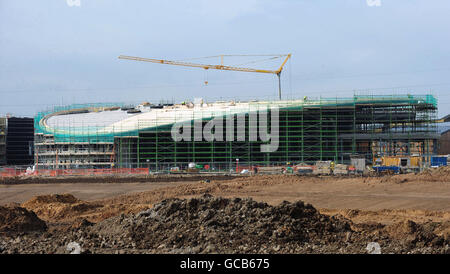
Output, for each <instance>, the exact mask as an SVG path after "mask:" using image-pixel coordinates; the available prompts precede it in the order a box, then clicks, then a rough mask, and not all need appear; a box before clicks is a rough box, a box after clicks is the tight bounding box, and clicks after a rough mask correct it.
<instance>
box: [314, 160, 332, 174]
mask: <svg viewBox="0 0 450 274" xmlns="http://www.w3.org/2000/svg"><path fill="white" fill-rule="evenodd" d="M314 167H315V168H314V170H313V174H315V175H330V174H331V161H317V162H316V164H315V166H314Z"/></svg>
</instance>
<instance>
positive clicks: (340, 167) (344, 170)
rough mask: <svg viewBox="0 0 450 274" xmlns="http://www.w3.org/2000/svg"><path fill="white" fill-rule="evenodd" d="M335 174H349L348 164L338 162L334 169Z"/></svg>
mask: <svg viewBox="0 0 450 274" xmlns="http://www.w3.org/2000/svg"><path fill="white" fill-rule="evenodd" d="M333 174H336V175H347V174H348V166H347V165H344V164H336V166H335V167H334V169H333Z"/></svg>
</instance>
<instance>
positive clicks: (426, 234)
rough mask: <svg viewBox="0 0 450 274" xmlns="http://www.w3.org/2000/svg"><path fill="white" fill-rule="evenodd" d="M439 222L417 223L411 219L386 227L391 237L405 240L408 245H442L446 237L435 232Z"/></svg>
mask: <svg viewBox="0 0 450 274" xmlns="http://www.w3.org/2000/svg"><path fill="white" fill-rule="evenodd" d="M437 225H438V224H437V223H431V222H430V223H425V224H417V223H415V222H413V221H411V220H407V221H403V222H399V223H397V224H394V225H391V226H388V227H386V231H387V233H388V234H389V236H390V237H392V238H394V239H398V240H401V241H403V242H404V243H405V244H407V245H420V246H441V245H442V244H443V243H444V242H445V239H444V238H443V237H441V236H437V235H436V234H435V233H434V230H435V229H436V226H437Z"/></svg>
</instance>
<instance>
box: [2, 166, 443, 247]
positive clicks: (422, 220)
mask: <svg viewBox="0 0 450 274" xmlns="http://www.w3.org/2000/svg"><path fill="white" fill-rule="evenodd" d="M0 183H1V184H0V204H3V205H4V207H1V208H3V212H6V213H4V215H2V213H1V212H2V211H1V210H0V232H1V235H2V236H0V252H3V253H67V252H68V251H67V250H66V246H67V244H68V243H69V241H76V242H79V243H80V245H81V246H82V248H83V251H84V252H92V253H114V252H115V253H216V252H218V253H222V252H225V253H260V252H261V253H365V252H367V251H366V250H365V247H366V246H367V244H368V243H369V242H379V243H380V245H381V246H382V249H384V250H383V251H385V252H388V253H450V247H449V244H450V168H447V167H443V168H439V169H433V170H428V171H424V172H422V173H419V174H402V175H386V176H380V177H345V176H342V177H339V176H322V177H314V176H297V175H287V174H286V175H281V174H280V175H254V176H179V175H175V176H168V175H165V176H136V177H105V178H93V177H88V178H82V177H69V178H33V179H23V178H15V179H8V180H4V181H0ZM55 194H58V195H55ZM205 194H207V195H211V196H212V197H210V196H203V195H205ZM237 197H238V198H241V199H244V201H246V202H242V201H237V200H236V201H235V200H234V199H235V198H237ZM173 198H178V199H187V200H186V201H184V200H173ZM192 198H196V199H195V200H189V199H192ZM226 198H229V199H226ZM246 198H251V199H252V202H249V201H250V200H247V199H246ZM167 199H169V200H167ZM197 199H200V200H199V201H200V202H199V201H198V200H197ZM217 199H218V201H219V202H217V201H216V200H217ZM221 199H223V201H222V200H221ZM164 200H166V201H164ZM162 201H164V202H163V203H161V202H162ZM192 201H193V202H192ZM253 201H254V203H255V204H253ZM283 201H289V202H290V204H289V205H286V204H283ZM297 201H303V202H304V203H305V204H311V205H312V207H313V208H315V209H317V214H316V213H314V212H313V213H311V212H310V210H311V209H309V207H307V206H306V207H305V206H303V204H302V205H299V204H296V202H297ZM259 202H264V203H267V205H260V204H259ZM191 203H195V204H202V205H203V207H201V208H200V207H199V208H196V209H195V210H194V211H195V214H194V213H192V212H191V213H192V214H193V216H203V215H205V214H206V215H207V216H209V215H211V216H215V214H217V216H222V215H223V214H224V212H228V211H227V210H229V212H228V213H227V214H228V215H223V216H222V217H220V218H222V219H220V218H219V217H211V216H210V217H207V218H206V217H205V218H206V219H205V220H203V219H202V218H203V217H202V218H200V217H198V218H199V219H198V220H197V217H192V218H193V220H195V221H193V222H192V223H189V222H187V223H185V222H184V221H183V220H185V219H189V220H190V218H191V217H190V216H191V215H189V214H188V215H186V216H185V215H180V216H178V215H174V213H173V212H172V210H171V208H174V207H175V208H180V209H179V211H180V212H184V211H183V210H184V209H185V208H186V207H187V205H190V204H191ZM217 203H219V204H221V205H223V208H222V206H219V207H218V208H214V206H213V205H214V204H217ZM156 204H158V206H157V208H162V209H160V212H163V213H164V214H165V215H164V216H165V217H164V218H165V219H164V220H165V221H164V222H163V221H161V220H162V219H158V220H159V221H158V222H160V223H158V222H156V223H158V224H157V226H155V222H152V223H151V225H150V223H148V224H147V225H146V226H145V229H147V230H148V232H149V233H150V234H151V233H152V232H155V231H156V230H158V231H161V229H162V228H165V229H166V230H167V231H166V234H164V235H159V234H158V235H159V236H158V237H160V244H156V243H155V242H154V241H155V238H151V239H150V238H149V239H147V238H145V237H144V238H145V239H147V240H146V241H144V242H143V240H142V235H143V234H142V233H143V232H142V229H143V228H142V226H143V225H142V223H145V220H147V219H146V218H150V217H145V218H144V217H142V216H147V215H145V214H144V213H143V212H147V213H146V214H148V216H154V215H155V214H157V212H156V211H155V212H153V211H152V210H153V208H154V206H155V205H156ZM228 205H230V206H231V205H232V207H231V209H228V207H227V206H228ZM250 205H251V206H250ZM209 206H211V207H212V208H206V207H209ZM18 208H24V209H26V210H27V211H28V212H32V213H33V212H34V213H35V214H36V218H37V220H43V221H44V222H45V224H46V228H45V229H44V228H42V229H40V227H41V225H40V223H39V222H38V221H32V220H31V221H30V223H31V224H32V225H28V226H27V224H26V223H24V222H25V221H24V220H26V218H25V217H23V216H25V215H26V214H28V213H23V212H22V213H20V212H16V211H17V210H18ZM169 209H170V210H169ZM250 209H251V210H250ZM8 210H10V211H8ZM14 210H16V211H14ZM149 210H150V211H151V212H150V211H149ZM155 210H156V209H155ZM211 210H212V211H211ZM233 210H234V211H233ZM258 210H261V212H262V213H258V214H262V215H261V216H266V215H267V214H269V213H268V212H281V213H279V214H280V216H279V217H277V218H276V220H272V219H271V220H270V221H267V220H266V221H263V220H265V219H264V218H263V217H258V218H256V219H255V220H254V221H248V223H246V221H245V220H242V226H244V227H246V226H248V230H253V229H254V230H255V233H256V234H258V233H259V232H258V231H262V232H261V233H263V234H264V233H265V234H267V235H269V234H270V235H269V236H267V237H268V238H267V241H266V242H267V244H259V246H261V249H258V248H259V247H258V248H256V246H253V244H252V243H251V242H245V243H241V244H240V245H235V244H231V243H230V244H229V245H226V244H224V243H223V242H221V241H222V240H223V241H224V239H222V238H220V237H222V236H223V235H227V234H226V233H229V231H232V232H230V233H232V234H231V235H235V234H233V233H238V231H240V230H236V229H237V228H236V227H228V226H229V225H230V224H229V223H228V222H230V218H231V219H233V218H234V217H233V216H235V217H236V216H240V215H239V214H241V212H244V213H243V214H242V215H243V216H244V215H246V214H247V215H248V214H250V215H251V216H253V215H252V214H256V213H255V212H259V211H258ZM210 211H211V212H210ZM247 211H248V212H247ZM293 211H299V212H303V213H302V214H304V215H302V214H300V215H298V214H297V215H298V216H306V215H307V216H309V217H308V218H309V219H311V220H316V219H317V222H315V223H314V224H312V223H311V224H309V223H307V222H306V221H302V222H303V223H302V225H301V226H299V224H298V222H299V218H300V219H301V218H303V217H298V216H297V215H295V214H294V215H295V216H293V215H292V214H291V213H292V212H293ZM313 211H314V210H313ZM152 212H153V213H152ZM158 212H159V211H158ZM236 212H238V213H236ZM245 212H247V213H245ZM289 212H291V213H289ZM5 214H6V215H5ZM24 214H25V215H24ZM158 214H160V213H158ZM179 214H181V213H179ZM236 214H238V215H236ZM265 214H266V215H265ZM283 214H284V215H283ZM206 215H205V216H206ZM2 216H3V217H2ZM4 216H7V217H4ZM15 216H16V217H15ZM17 216H19V217H20V216H22V217H20V218H19V217H17ZM27 216H28V215H27ZM155 216H156V215H155ZM230 216H231V217H230ZM255 216H260V215H255ZM2 218H3V219H2ZM7 218H9V219H8V220H9V221H6V220H7ZM27 218H28V217H27ZM30 218H31V217H30ZM117 218H119V219H117ZM161 218H162V217H161ZM177 218H178V219H177ZM211 218H212V219H214V218H219V219H217V220H215V222H214V223H213V224H211V221H210V220H209V219H211ZM236 218H238V217H236ZM284 218H286V220H285V221H284V222H286V223H287V224H290V226H291V228H290V229H289V230H288V231H289V232H285V234H280V235H281V236H280V235H278V234H276V233H275V231H278V230H279V229H284V228H283V227H284V226H283V225H282V224H279V219H282V220H284ZM329 218H331V219H329ZM2 220H3V224H2V223H1V222H2ZM208 220H209V221H208ZM251 220H253V219H251ZM302 220H303V219H302ZM14 222H18V226H13V225H12V223H14ZM20 222H22V223H20ZM124 222H129V223H130V224H131V227H134V226H135V225H136V224H139V225H140V226H139V229H138V228H133V229H132V230H130V228H129V227H130V224H128V225H124ZM264 222H266V223H264ZM36 223H38V225H37V224H36ZM233 223H236V221H234V222H233ZM168 224H170V225H168ZM218 224H220V225H218ZM274 224H277V225H276V227H272V226H274ZM319 224H320V225H319ZM346 224H348V225H346ZM2 225H3V226H2ZM308 225H311V227H312V228H311V229H307V231H310V232H308V233H312V232H311V231H315V232H314V233H316V234H314V233H313V234H314V235H315V236H311V235H312V234H311V235H310V236H309V238H308V237H306V236H305V237H303V238H301V239H300V238H299V239H297V238H296V237H297V236H295V237H294V236H292V235H300V234H301V233H300V232H298V231H297V230H298V229H300V228H299V227H308ZM153 226H155V227H153ZM166 226H168V227H166ZM209 226H213V227H214V228H215V229H216V230H217V229H219V228H220V229H224V231H222V232H221V234H220V235H222V236H220V235H219V236H218V235H216V234H214V235H216V237H215V238H214V237H213V236H212V235H213V234H211V233H212V232H211V233H210V234H208V235H209V236H208V235H206V236H201V235H200V236H198V237H199V239H198V241H197V240H192V239H191V240H188V239H187V238H189V237H187V236H186V235H190V234H192V231H193V230H194V231H197V230H199V231H203V229H204V228H205V227H207V228H208V227H209ZM279 226H281V228H280V227H279ZM286 226H287V225H286ZM36 227H38V228H39V229H36ZM112 227H114V229H113V228H112ZM269 227H270V229H269ZM318 227H323V229H325V230H326V233H325V232H324V231H321V228H318ZM327 227H334V228H333V229H331V230H329V229H328V228H327ZM31 228H32V229H31ZM36 230H37V231H36ZM109 230H111V231H114V233H113V232H111V231H110V232H111V233H109V234H108V233H107V236H105V235H103V234H102V233H106V232H105V231H109ZM125 230H126V231H125ZM147 230H146V231H147ZM118 231H121V232H118ZM130 231H132V232H130ZM206 231H208V230H206ZM292 231H297V232H296V233H294V232H292ZM139 233H141V234H139ZM155 233H156V232H155ZM171 233H172V234H173V235H172V234H171ZM177 233H178V234H177ZM205 233H206V232H205ZM277 233H278V232H277ZM283 233H284V232H283ZM289 233H294V234H292V235H291V236H292V237H293V238H292V237H291V236H289V235H290V234H289ZM299 233H300V234H299ZM308 233H306V234H305V235H309V234H308ZM317 233H318V234H317ZM323 233H325V234H323ZM175 234H176V236H175ZM265 234H264V235H265ZM275 234H276V235H278V236H277V237H275V236H274V235H275ZM80 235H84V236H80ZM87 235H90V236H87ZM92 235H94V236H92ZM101 235H103V236H101ZM136 235H141V236H139V237H138V236H136ZM283 235H284V236H283ZM349 235H353V236H349ZM235 236H236V235H235ZM155 237H156V238H157V235H156V234H155ZM173 237H175V238H176V237H180V239H183V240H180V239H178V238H176V239H175V238H174V239H172V238H173ZM186 237H187V238H186ZM223 237H225V236H223ZM230 237H232V238H233V236H230ZM239 237H240V238H242V237H244V236H243V235H240V236H239ZM246 237H248V239H249V241H250V239H252V236H251V235H247V236H246ZM261 237H262V236H261ZM283 237H285V238H283ZM327 237H328V238H327ZM330 237H335V238H336V239H335V238H333V239H332V240H330V239H331V238H330ZM80 238H81V240H80ZM88 238H89V239H91V238H92V239H96V240H92V239H91V240H88ZM213 238H214V239H213ZM219 238H220V241H219ZM307 238H308V239H307ZM46 239H48V241H51V242H52V243H49V242H47V240H46ZM119 239H120V240H119ZM124 239H125V240H124ZM137 239H139V240H137ZM280 239H283V240H282V241H281V240H280ZM324 239H328V240H324ZM280 241H281V242H280ZM253 242H254V241H253ZM382 243H384V245H383V244H382ZM211 246H212V247H211ZM219 246H221V247H220V248H219ZM263 247H265V248H263Z"/></svg>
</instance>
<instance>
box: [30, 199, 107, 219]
mask: <svg viewBox="0 0 450 274" xmlns="http://www.w3.org/2000/svg"><path fill="white" fill-rule="evenodd" d="M22 207H24V208H26V209H28V210H32V211H34V212H35V213H36V214H37V215H38V216H39V217H40V218H42V219H44V220H47V221H57V220H62V219H67V220H71V219H75V218H78V217H80V216H82V215H83V213H88V212H95V210H96V209H97V208H99V207H102V205H100V204H97V203H89V202H84V201H81V200H79V199H77V198H75V196H73V195H72V194H52V195H42V196H36V197H33V198H31V199H30V200H29V201H26V202H25V203H23V204H22Z"/></svg>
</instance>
